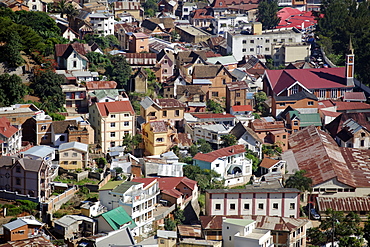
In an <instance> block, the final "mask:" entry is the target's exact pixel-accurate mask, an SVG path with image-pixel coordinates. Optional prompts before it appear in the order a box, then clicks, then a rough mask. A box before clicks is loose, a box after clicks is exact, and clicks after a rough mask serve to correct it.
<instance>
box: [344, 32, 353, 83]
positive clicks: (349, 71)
mask: <svg viewBox="0 0 370 247" xmlns="http://www.w3.org/2000/svg"><path fill="white" fill-rule="evenodd" d="M354 69H355V54H354V53H353V47H352V39H351V38H350V39H349V54H347V55H346V84H347V86H354V85H355V83H354V81H353V78H354Z"/></svg>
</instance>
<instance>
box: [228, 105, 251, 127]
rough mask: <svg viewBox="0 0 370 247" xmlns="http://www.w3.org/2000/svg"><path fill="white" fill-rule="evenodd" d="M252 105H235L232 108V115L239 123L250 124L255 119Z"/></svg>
mask: <svg viewBox="0 0 370 247" xmlns="http://www.w3.org/2000/svg"><path fill="white" fill-rule="evenodd" d="M252 113H253V107H252V105H234V106H232V107H230V114H232V115H234V116H235V117H236V119H237V122H241V123H242V124H248V123H249V121H252V120H253V119H254V116H253V114H252Z"/></svg>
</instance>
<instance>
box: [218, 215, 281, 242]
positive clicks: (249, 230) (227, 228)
mask: <svg viewBox="0 0 370 247" xmlns="http://www.w3.org/2000/svg"><path fill="white" fill-rule="evenodd" d="M222 239H223V246H224V247H245V246H255V247H270V246H271V247H272V246H274V244H273V241H272V236H271V231H270V230H265V229H256V221H254V220H247V219H230V218H229V219H227V218H226V219H224V220H223V222H222Z"/></svg>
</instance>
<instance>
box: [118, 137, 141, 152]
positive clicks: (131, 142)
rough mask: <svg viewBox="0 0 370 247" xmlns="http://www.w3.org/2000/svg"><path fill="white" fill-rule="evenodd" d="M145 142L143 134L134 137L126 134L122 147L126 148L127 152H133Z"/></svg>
mask: <svg viewBox="0 0 370 247" xmlns="http://www.w3.org/2000/svg"><path fill="white" fill-rule="evenodd" d="M142 142H143V137H142V136H141V134H136V135H134V136H132V135H130V134H126V135H125V136H124V137H123V142H122V146H125V147H126V149H125V152H128V153H130V152H132V151H133V150H134V149H135V148H138V147H139V144H140V143H142Z"/></svg>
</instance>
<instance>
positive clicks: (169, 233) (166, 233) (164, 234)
mask: <svg viewBox="0 0 370 247" xmlns="http://www.w3.org/2000/svg"><path fill="white" fill-rule="evenodd" d="M157 237H159V238H177V232H175V231H165V230H157Z"/></svg>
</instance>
